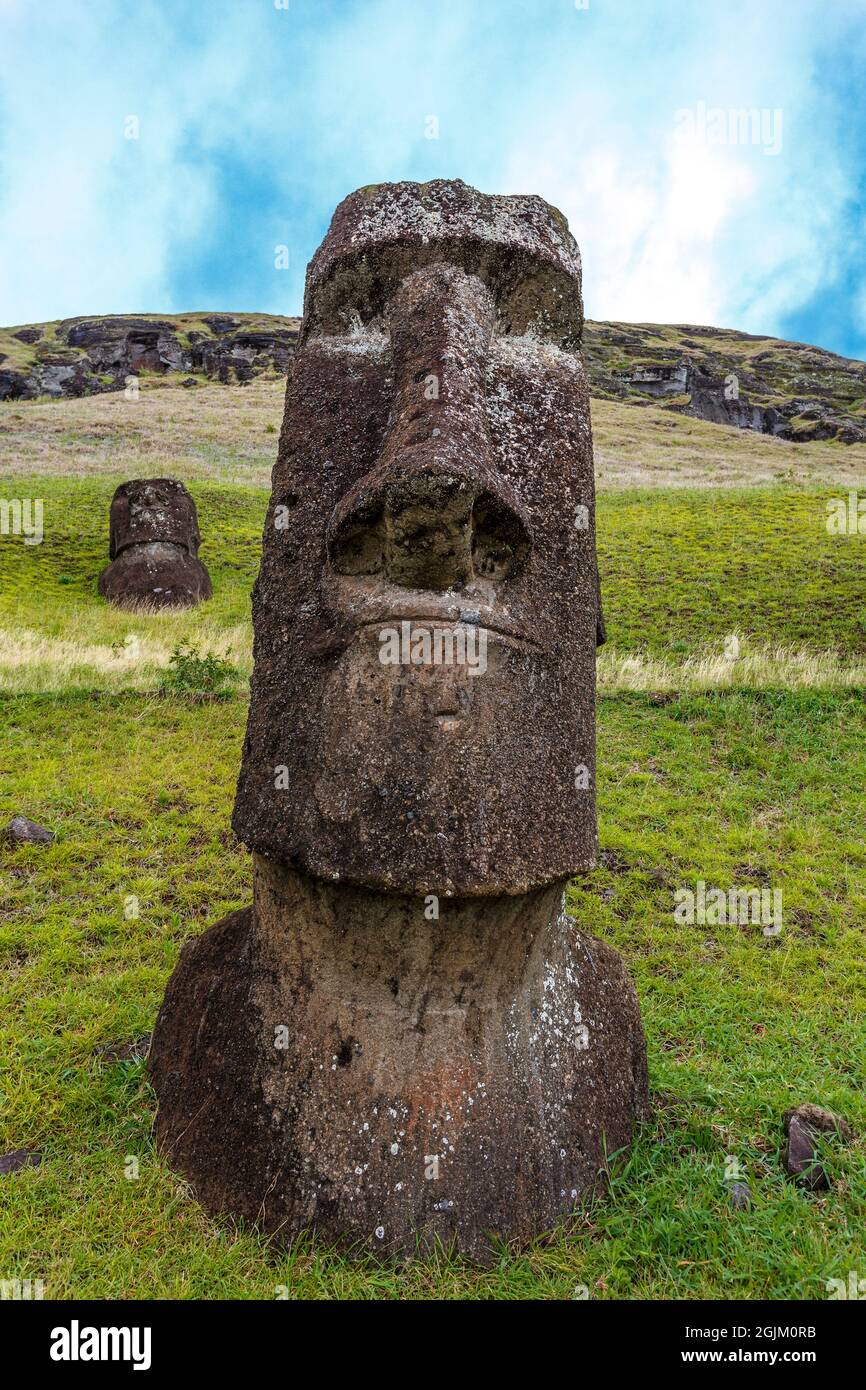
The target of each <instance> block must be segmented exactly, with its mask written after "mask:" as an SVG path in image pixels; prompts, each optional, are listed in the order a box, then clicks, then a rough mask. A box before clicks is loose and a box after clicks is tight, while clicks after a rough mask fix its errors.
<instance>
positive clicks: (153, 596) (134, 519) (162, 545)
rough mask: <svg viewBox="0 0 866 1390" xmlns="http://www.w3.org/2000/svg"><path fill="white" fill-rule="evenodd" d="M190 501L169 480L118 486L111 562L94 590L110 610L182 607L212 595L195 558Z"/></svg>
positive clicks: (195, 534) (112, 514)
mask: <svg viewBox="0 0 866 1390" xmlns="http://www.w3.org/2000/svg"><path fill="white" fill-rule="evenodd" d="M200 542H201V536H200V534H199V529H198V518H197V516H196V510H195V503H194V502H193V500H192V498H191V497H190V495H189V493H188V492H187V490H186V488H185V487H184V485H183V483H179V482H176V481H175V480H174V479H173V478H148V479H136V480H135V481H133V482H129V483H121V485H120V487H119V488H118V489H117V491H116V492H115V494H114V497H113V498H112V501H111V512H110V539H109V555H110V557H111V564H110V565H108V567H107V568H106V569H104V570H103V572H102V574H101V575H100V577H99V592H100V593H101V594H102V596H103V598H106V599H108V601H109V603H112V604H113V605H114V606H115V607H116V608H131V609H136V608H188V607H190V606H191V605H193V604H196V603H200V602H201V601H202V599H208V598H210V597H211V595H212V592H213V591H212V588H211V582H210V576H209V575H208V572H207V570H206V569H205V567H204V565H203V564H202V562H201V560H200V559H199V558H198V548H199V544H200Z"/></svg>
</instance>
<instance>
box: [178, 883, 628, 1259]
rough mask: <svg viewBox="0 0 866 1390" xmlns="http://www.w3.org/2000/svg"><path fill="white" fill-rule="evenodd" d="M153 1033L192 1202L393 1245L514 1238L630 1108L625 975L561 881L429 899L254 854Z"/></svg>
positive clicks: (574, 1190)
mask: <svg viewBox="0 0 866 1390" xmlns="http://www.w3.org/2000/svg"><path fill="white" fill-rule="evenodd" d="M255 901H256V906H255V910H253V909H252V908H247V909H245V910H244V911H243V912H238V913H233V914H232V915H231V916H230V917H228V918H226V919H225V921H223V922H221V923H219V924H218V925H217V926H215V927H212V928H211V929H210V930H209V931H207V932H205V933H204V935H203V936H201V937H199V938H197V939H196V940H194V941H192V942H190V943H189V944H188V945H187V946H186V947H185V948H184V951H183V954H182V957H181V962H180V965H179V966H178V968H177V970H176V971H175V973H174V975H173V976H172V979H171V982H170V984H169V988H168V991H167V993H166V997H165V1002H164V1004H163V1007H162V1010H161V1012H160V1016H159V1021H158V1024H157V1028H156V1032H155V1034H154V1040H153V1044H152V1049H151V1072H152V1076H153V1081H154V1085H155V1087H156V1090H157V1094H158V1096H159V1102H160V1104H159V1113H158V1117H157V1138H158V1141H159V1142H160V1144H161V1146H162V1147H163V1148H165V1149H167V1150H168V1152H169V1154H170V1155H171V1159H172V1162H173V1163H174V1164H175V1166H176V1167H178V1168H179V1169H180V1170H181V1171H182V1172H183V1173H185V1174H186V1175H187V1176H188V1177H190V1178H191V1179H192V1180H193V1182H194V1183H195V1187H196V1192H197V1194H198V1196H199V1197H200V1199H201V1200H202V1201H203V1202H204V1204H205V1205H206V1206H207V1207H208V1209H209V1210H211V1211H213V1212H215V1213H221V1212H226V1211H229V1212H235V1213H237V1214H240V1215H242V1216H243V1217H245V1218H247V1219H248V1220H250V1221H254V1222H259V1223H261V1224H262V1225H263V1226H264V1228H265V1229H266V1230H268V1231H271V1232H275V1233H279V1234H280V1235H281V1236H282V1237H284V1238H290V1237H291V1236H292V1235H295V1234H297V1233H298V1232H300V1231H302V1230H304V1229H307V1228H313V1229H314V1230H315V1231H316V1232H317V1233H318V1234H319V1235H321V1236H322V1237H323V1238H325V1239H327V1240H329V1241H331V1240H333V1241H337V1242H339V1243H341V1244H343V1245H346V1244H353V1243H355V1242H357V1243H360V1244H361V1245H362V1246H363V1247H364V1248H366V1249H370V1250H373V1251H378V1252H379V1253H381V1254H385V1255H390V1256H404V1255H410V1254H412V1253H414V1252H415V1250H416V1248H418V1249H420V1250H422V1251H424V1250H429V1249H430V1248H431V1247H432V1245H433V1243H434V1240H435V1238H437V1237H438V1238H439V1239H441V1240H442V1241H444V1242H445V1243H446V1244H447V1243H450V1242H451V1241H453V1242H454V1243H455V1244H456V1246H457V1248H459V1249H460V1250H461V1251H462V1252H463V1253H464V1254H467V1255H470V1256H472V1257H474V1258H476V1259H480V1260H484V1259H486V1258H487V1257H488V1256H489V1254H490V1242H489V1234H490V1233H498V1234H499V1235H500V1236H503V1237H507V1238H517V1239H524V1240H528V1239H531V1238H532V1237H533V1236H535V1235H537V1234H538V1233H539V1232H541V1231H544V1230H546V1229H549V1228H550V1227H551V1226H553V1225H554V1224H555V1223H556V1221H557V1220H558V1219H561V1218H562V1217H564V1216H567V1215H568V1214H569V1213H570V1212H571V1211H573V1210H574V1209H575V1208H576V1207H578V1206H579V1205H580V1204H581V1202H582V1201H584V1200H585V1199H586V1196H587V1194H588V1193H589V1192H590V1191H591V1190H592V1189H593V1188H594V1186H595V1185H596V1184H597V1183H598V1182H600V1181H602V1180H603V1179H602V1175H603V1173H604V1172H605V1169H606V1158H605V1154H606V1153H607V1154H611V1153H614V1152H616V1151H619V1150H622V1149H623V1148H627V1147H628V1146H629V1144H630V1143H631V1140H632V1136H633V1132H634V1126H635V1123H636V1122H637V1121H638V1120H640V1119H642V1118H644V1117H645V1115H646V1113H647V1089H646V1088H647V1080H646V1055H645V1045H644V1038H643V1032H642V1029H641V1024H640V1016H639V1012H638V1006H637V1000H636V998H635V994H634V989H633V987H632V985H631V982H630V981H629V979H628V976H627V974H626V972H625V969H624V967H623V965H622V962H621V961H620V959H619V957H618V955H617V954H616V952H615V951H613V950H611V948H610V947H609V946H607V945H605V944H604V943H602V942H600V941H596V940H593V939H592V938H588V937H584V936H582V935H581V934H580V933H579V932H578V931H577V930H576V927H575V924H574V923H573V922H572V921H571V920H570V919H569V918H568V917H567V916H566V915H565V914H564V912H563V911H562V886H561V885H553V886H551V887H549V888H545V889H540V890H537V891H536V892H535V893H533V894H529V895H527V896H525V897H515V896H502V897H497V898H484V899H478V898H476V899H464V900H462V901H460V902H458V901H452V902H448V903H443V906H442V915H441V917H440V919H439V920H438V921H428V920H426V919H425V917H424V912H423V902H422V901H421V900H419V899H417V898H410V897H406V896H404V895H400V894H382V893H375V892H371V891H369V890H366V889H334V888H333V887H331V886H330V885H328V884H324V883H322V882H320V881H317V880H314V879H311V878H308V877H307V876H306V875H299V874H296V873H293V872H292V871H291V870H288V869H286V868H285V867H283V866H275V865H272V864H268V863H267V862H266V861H264V860H258V861H257V864H256V880H255Z"/></svg>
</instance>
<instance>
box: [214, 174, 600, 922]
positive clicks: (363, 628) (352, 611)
mask: <svg viewBox="0 0 866 1390" xmlns="http://www.w3.org/2000/svg"><path fill="white" fill-rule="evenodd" d="M581 328H582V314H581V297H580V262H579V256H578V251H577V247H576V245H575V243H574V241H573V239H572V237H571V236H570V235H569V233H568V230H567V227H566V225H565V222H564V220H563V219H562V217H561V216H560V214H558V213H557V212H556V211H555V210H554V209H552V208H550V207H549V206H548V205H547V204H546V203H544V202H543V201H542V200H541V199H540V198H535V197H513V198H512V197H509V198H506V197H488V196H485V195H483V194H480V193H477V192H475V190H473V189H470V188H468V187H466V186H465V185H464V184H462V183H459V182H453V183H452V182H444V181H440V182H435V183H432V184H426V185H418V184H397V185H382V186H380V187H377V188H375V189H372V190H361V191H360V192H358V193H354V194H352V195H351V196H350V197H349V198H347V199H346V200H345V201H344V202H343V203H342V204H341V205H340V207H339V208H338V209H337V212H336V214H335V216H334V219H333V222H332V224H331V228H330V231H329V232H328V235H327V237H326V238H325V241H324V242H323V244H322V246H321V247H320V248H319V251H318V252H317V253H316V256H315V257H314V259H313V261H312V263H311V265H310V268H309V271H308V276H307V290H306V297H305V306H304V323H303V327H302V330H301V337H300V345H299V349H298V352H297V354H296V357H295V359H294V363H293V367H292V372H291V376H290V380H289V385H288V390H287V396H286V411H285V418H284V422H283V430H282V435H281V439H280V449H279V456H278V460H277V464H276V467H275V469H274V474H273V493H272V497H271V503H270V508H269V512H268V518H267V522H266V526H265V534H264V549H263V555H262V564H261V570H260V573H259V578H258V581H257V584H256V589H255V595H254V603H253V616H254V622H255V670H254V675H253V682H252V702H251V708H250V716H249V724H248V729H247V738H246V743H245V746H244V755H243V764H242V769H241V775H240V780H239V783H238V793H237V800H236V804H235V816H234V826H235V829H236V831H237V833H238V835H239V836H240V838H241V839H242V840H244V841H245V842H246V843H247V844H248V845H249V846H250V847H251V848H253V849H255V850H257V851H259V852H260V853H262V854H264V855H267V856H270V857H273V858H276V859H278V860H283V861H285V862H288V863H290V864H292V865H294V866H295V867H297V868H300V869H302V870H304V871H305V872H307V873H309V874H312V875H314V876H319V877H322V878H326V879H330V880H340V881H345V882H349V883H354V884H362V885H367V886H370V887H374V888H379V889H386V890H392V891H402V892H421V893H440V894H453V895H458V896H463V895H466V896H470V895H475V894H485V893H519V892H525V891H526V890H527V889H528V888H529V887H530V886H534V885H537V884H541V883H545V882H549V881H553V880H557V879H563V878H565V877H567V876H568V875H569V874H570V873H572V872H574V871H576V870H579V869H582V868H587V867H589V866H590V865H591V863H592V861H593V858H594V853H595V847H596V825H595V793H594V783H595V749H594V741H595V740H594V734H595V644H596V629H597V619H598V590H597V578H596V557H595V528H594V500H593V467H592V441H591V434H590V420H589V402H588V393H587V379H586V375H585V372H584V368H583V365H582V362H581V360H580V357H579V355H578V352H577V345H578V343H579V341H580V333H581Z"/></svg>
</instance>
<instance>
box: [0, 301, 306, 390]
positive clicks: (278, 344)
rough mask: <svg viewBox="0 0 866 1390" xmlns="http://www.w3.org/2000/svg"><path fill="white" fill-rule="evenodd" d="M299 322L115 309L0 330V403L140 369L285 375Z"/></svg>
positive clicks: (109, 380)
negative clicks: (109, 313) (163, 315)
mask: <svg viewBox="0 0 866 1390" xmlns="http://www.w3.org/2000/svg"><path fill="white" fill-rule="evenodd" d="M299 323H300V320H299V319H292V318H281V317H278V316H276V315H271V314H176V315H172V316H170V317H166V318H159V317H157V316H156V315H154V314H142V315H131V314H118V315H115V316H111V317H107V318H74V319H64V320H63V321H62V322H57V323H41V324H30V325H28V326H26V327H24V328H9V329H0V400H29V399H33V398H34V397H36V396H89V395H94V394H95V393H96V392H99V391H119V390H122V389H123V387H124V386H125V385H126V384H127V378H128V377H130V376H139V375H140V374H141V373H142V372H151V373H156V374H160V375H163V374H166V373H179V374H181V375H182V376H183V377H184V382H183V384H184V385H185V384H186V383H187V381H189V383H190V384H193V385H194V384H196V380H197V378H209V379H212V380H215V381H222V382H229V381H240V382H243V381H248V380H249V379H250V377H253V376H259V375H261V373H263V372H268V371H270V372H279V373H285V372H286V371H287V369H288V364H289V358H290V357H291V355H292V352H293V350H294V346H295V343H296V341H297V337H298V325H299Z"/></svg>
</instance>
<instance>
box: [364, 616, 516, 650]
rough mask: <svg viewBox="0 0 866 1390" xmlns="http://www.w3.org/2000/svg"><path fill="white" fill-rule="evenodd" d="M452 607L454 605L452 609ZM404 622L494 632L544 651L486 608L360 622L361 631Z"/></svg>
mask: <svg viewBox="0 0 866 1390" xmlns="http://www.w3.org/2000/svg"><path fill="white" fill-rule="evenodd" d="M450 607H451V608H453V607H454V605H451V606H450ZM401 623H410V624H412V626H415V625H417V626H420V627H424V626H429V625H436V626H439V627H457V626H458V625H460V624H461V623H462V624H463V626H464V627H470V626H471V627H477V628H478V630H479V631H483V632H489V633H492V634H493V635H494V636H495V637H498V638H502V637H504V638H506V639H507V641H509V642H513V643H515V644H516V645H517V646H520V647H528V648H531V649H532V650H534V651H541V650H543V648H542V645H541V643H540V642H538V641H537V640H536V639H535V638H534V637H530V636H529V635H528V634H527V633H525V632H522V631H520V629H519V628H517V627H516V626H515V625H513V624H508V623H506V622H504V621H503V620H502V619H501V618H498V617H496V616H495V615H493V614H489V613H485V611H484V609H483V608H474V609H469V608H462V609H460V610H459V611H458V612H453V611H449V609H448V608H445V607H443V608H440V609H439V610H438V611H430V612H422V611H420V610H419V611H418V612H407V611H405V610H403V611H402V612H396V613H395V612H393V611H392V612H385V611H383V612H381V613H378V614H377V615H376V616H375V617H374V618H361V619H360V620H358V621H357V623H356V626H357V628H358V630H359V631H360V630H362V629H363V628H368V627H399V626H400V624H401Z"/></svg>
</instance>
